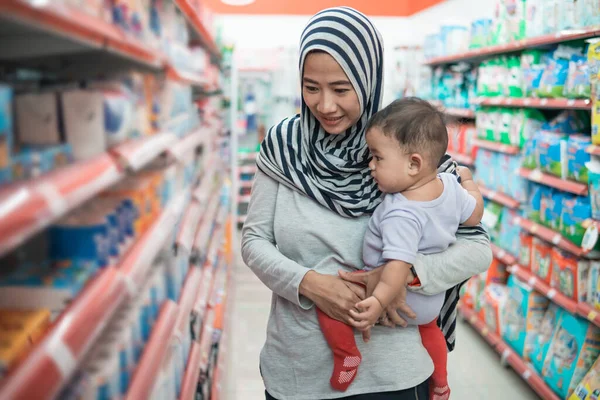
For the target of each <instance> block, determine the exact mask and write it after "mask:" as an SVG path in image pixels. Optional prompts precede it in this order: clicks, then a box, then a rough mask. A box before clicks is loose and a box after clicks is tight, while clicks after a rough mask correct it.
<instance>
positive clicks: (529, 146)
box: [521, 131, 541, 169]
mask: <svg viewBox="0 0 600 400" xmlns="http://www.w3.org/2000/svg"><path fill="white" fill-rule="evenodd" d="M540 135H541V132H540V131H537V132H535V133H534V134H533V136H532V137H531V139H530V140H528V141H526V142H525V144H524V147H523V159H522V163H521V165H522V166H523V167H524V168H529V169H536V168H539V166H540V162H539V151H538V138H539V137H540Z"/></svg>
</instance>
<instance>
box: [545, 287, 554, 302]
mask: <svg viewBox="0 0 600 400" xmlns="http://www.w3.org/2000/svg"><path fill="white" fill-rule="evenodd" d="M554 296H556V289H550V290H548V293H546V297H548V298H549V299H550V300H552V299H553V298H554Z"/></svg>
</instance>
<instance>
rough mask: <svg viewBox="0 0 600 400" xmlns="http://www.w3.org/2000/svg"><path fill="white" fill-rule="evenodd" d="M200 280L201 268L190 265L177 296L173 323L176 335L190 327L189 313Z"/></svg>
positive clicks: (180, 334) (178, 335) (184, 332)
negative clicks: (176, 308)
mask: <svg viewBox="0 0 600 400" xmlns="http://www.w3.org/2000/svg"><path fill="white" fill-rule="evenodd" d="M201 281H202V269H201V268H199V267H195V266H191V267H190V269H189V271H188V274H187V276H186V278H185V283H184V284H183V289H182V290H181V295H180V296H179V303H178V304H179V314H178V315H177V321H176V323H175V329H176V333H177V335H176V336H177V337H180V336H182V335H184V334H186V330H189V327H190V314H191V312H192V307H193V306H194V301H195V300H196V294H197V293H198V289H199V288H200V284H201Z"/></svg>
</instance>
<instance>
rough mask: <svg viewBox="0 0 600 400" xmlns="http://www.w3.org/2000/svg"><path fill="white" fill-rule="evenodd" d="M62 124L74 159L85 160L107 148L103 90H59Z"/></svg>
mask: <svg viewBox="0 0 600 400" xmlns="http://www.w3.org/2000/svg"><path fill="white" fill-rule="evenodd" d="M60 99H61V110H62V124H63V127H64V133H65V139H66V142H67V143H69V144H70V145H71V148H72V151H73V157H74V158H75V160H77V161H79V160H86V159H89V158H91V157H93V156H96V155H98V154H101V153H103V152H104V151H106V146H107V143H106V135H105V133H104V109H103V99H102V93H100V92H97V91H91V90H70V91H66V92H63V93H61V95H60Z"/></svg>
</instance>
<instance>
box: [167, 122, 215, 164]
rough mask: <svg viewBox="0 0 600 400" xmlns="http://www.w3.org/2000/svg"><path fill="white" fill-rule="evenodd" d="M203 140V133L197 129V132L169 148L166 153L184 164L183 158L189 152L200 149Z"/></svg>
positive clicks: (204, 136) (204, 137) (204, 138)
mask: <svg viewBox="0 0 600 400" xmlns="http://www.w3.org/2000/svg"><path fill="white" fill-rule="evenodd" d="M205 140H206V135H205V132H203V131H202V129H198V130H197V131H195V132H193V133H190V134H189V135H187V136H185V137H184V138H183V139H181V140H180V141H178V142H177V143H175V144H174V145H173V146H169V147H168V148H167V149H166V151H167V153H168V154H169V155H170V156H171V157H173V158H174V159H175V160H177V161H179V162H185V156H186V155H187V154H189V153H190V152H191V151H194V150H196V149H197V148H198V147H200V145H202V144H203V143H204V142H205Z"/></svg>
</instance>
